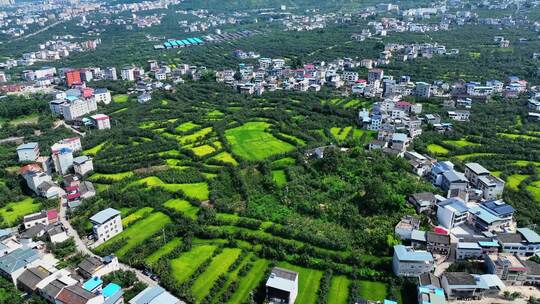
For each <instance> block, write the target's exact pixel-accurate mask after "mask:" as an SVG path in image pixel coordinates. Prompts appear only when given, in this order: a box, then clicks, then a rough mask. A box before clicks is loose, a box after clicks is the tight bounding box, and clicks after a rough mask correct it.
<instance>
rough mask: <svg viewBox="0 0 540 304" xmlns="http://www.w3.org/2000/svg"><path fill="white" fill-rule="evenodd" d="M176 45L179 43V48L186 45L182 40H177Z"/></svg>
mask: <svg viewBox="0 0 540 304" xmlns="http://www.w3.org/2000/svg"><path fill="white" fill-rule="evenodd" d="M176 43H177V44H178V45H179V46H182V45H184V43H183V42H182V40H176Z"/></svg>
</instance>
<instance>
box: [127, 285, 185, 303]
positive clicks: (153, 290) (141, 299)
mask: <svg viewBox="0 0 540 304" xmlns="http://www.w3.org/2000/svg"><path fill="white" fill-rule="evenodd" d="M129 303H130V304H176V303H180V300H178V299H177V298H176V297H175V296H173V295H172V294H170V293H169V292H167V291H166V290H165V289H163V287H161V286H154V287H147V288H146V289H145V290H143V291H142V292H141V293H139V294H138V295H136V296H135V297H134V298H133V299H131V300H130V301H129Z"/></svg>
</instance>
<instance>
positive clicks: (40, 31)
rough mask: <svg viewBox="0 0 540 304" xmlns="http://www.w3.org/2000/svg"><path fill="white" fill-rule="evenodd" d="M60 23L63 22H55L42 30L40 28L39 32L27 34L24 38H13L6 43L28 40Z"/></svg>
mask: <svg viewBox="0 0 540 304" xmlns="http://www.w3.org/2000/svg"><path fill="white" fill-rule="evenodd" d="M62 22H64V21H56V22H55V23H52V24H49V25H47V26H45V27H43V28H41V29H39V30H37V31H35V32H32V33H30V34H28V35H24V36H21V37H18V38H15V39H11V40H10V41H8V43H10V42H13V41H17V40H21V39H26V38H30V37H32V36H34V35H37V34H39V33H42V32H44V31H46V30H48V29H50V28H51V27H53V26H56V25H58V24H60V23H62Z"/></svg>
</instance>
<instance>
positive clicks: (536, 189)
mask: <svg viewBox="0 0 540 304" xmlns="http://www.w3.org/2000/svg"><path fill="white" fill-rule="evenodd" d="M526 189H527V191H529V192H530V193H531V195H532V197H533V199H534V200H535V201H536V202H537V203H539V204H540V181H535V182H533V183H531V184H530V185H528V186H527V187H526Z"/></svg>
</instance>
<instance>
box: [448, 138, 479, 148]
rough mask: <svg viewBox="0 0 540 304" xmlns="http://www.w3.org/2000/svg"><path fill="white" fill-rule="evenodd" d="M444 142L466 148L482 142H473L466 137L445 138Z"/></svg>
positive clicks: (476, 145)
mask: <svg viewBox="0 0 540 304" xmlns="http://www.w3.org/2000/svg"><path fill="white" fill-rule="evenodd" d="M443 143H445V144H447V145H450V146H453V147H456V148H464V147H478V146H480V144H477V143H473V142H470V141H467V140H464V139H459V140H444V141H443Z"/></svg>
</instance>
